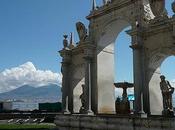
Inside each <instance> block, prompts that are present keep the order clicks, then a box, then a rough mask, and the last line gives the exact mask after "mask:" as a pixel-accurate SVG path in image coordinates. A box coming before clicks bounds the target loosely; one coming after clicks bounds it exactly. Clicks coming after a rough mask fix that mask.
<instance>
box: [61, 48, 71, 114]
mask: <svg viewBox="0 0 175 130" xmlns="http://www.w3.org/2000/svg"><path fill="white" fill-rule="evenodd" d="M60 54H61V56H62V57H63V60H62V66H61V72H62V75H63V78H62V108H63V113H65V114H69V113H70V112H69V108H68V107H69V103H70V99H71V98H70V95H71V91H70V88H69V86H70V85H69V80H70V78H69V67H70V61H71V60H70V58H71V57H70V54H69V50H62V51H60Z"/></svg>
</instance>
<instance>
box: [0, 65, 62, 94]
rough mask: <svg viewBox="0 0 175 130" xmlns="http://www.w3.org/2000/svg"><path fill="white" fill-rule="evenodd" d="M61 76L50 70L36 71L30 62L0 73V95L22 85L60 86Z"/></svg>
mask: <svg viewBox="0 0 175 130" xmlns="http://www.w3.org/2000/svg"><path fill="white" fill-rule="evenodd" d="M61 80H62V75H61V74H59V73H53V72H52V71H50V70H37V69H36V68H35V66H34V65H33V63H32V62H27V63H25V64H22V65H20V66H18V67H14V68H11V69H6V70H4V71H3V72H1V73H0V93H2V92H7V91H9V90H12V89H15V88H17V87H20V86H22V85H26V84H28V85H32V86H35V87H38V86H42V85H47V84H58V85H60V84H61Z"/></svg>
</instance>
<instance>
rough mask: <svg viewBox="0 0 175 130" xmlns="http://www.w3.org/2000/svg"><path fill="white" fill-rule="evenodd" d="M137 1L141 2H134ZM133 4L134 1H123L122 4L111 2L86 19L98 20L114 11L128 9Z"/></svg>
mask: <svg viewBox="0 0 175 130" xmlns="http://www.w3.org/2000/svg"><path fill="white" fill-rule="evenodd" d="M135 1H139V0H134V2H135ZM131 4H133V0H126V1H121V2H111V3H109V4H107V5H104V6H102V7H100V8H98V9H97V10H94V11H92V12H91V13H90V14H89V15H88V16H87V17H86V18H87V19H88V20H90V19H92V18H97V17H100V16H102V15H104V14H108V13H111V12H112V11H114V10H119V9H121V8H123V7H127V6H129V5H131Z"/></svg>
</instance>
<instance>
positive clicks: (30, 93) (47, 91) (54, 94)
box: [0, 84, 61, 102]
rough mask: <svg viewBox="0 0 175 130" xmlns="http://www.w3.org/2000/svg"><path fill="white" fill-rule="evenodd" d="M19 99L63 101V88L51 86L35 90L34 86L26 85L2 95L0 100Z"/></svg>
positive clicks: (0, 94)
mask: <svg viewBox="0 0 175 130" xmlns="http://www.w3.org/2000/svg"><path fill="white" fill-rule="evenodd" d="M4 99H11V100H12V99H17V100H30V101H31V100H33V101H38V100H40V102H44V101H51V102H52V101H53V102H54V101H58V100H60V99H61V88H60V87H59V86H58V85H55V84H50V85H47V86H41V87H38V88H35V87H33V86H29V85H24V86H21V87H19V88H17V89H14V90H12V91H9V92H5V93H0V100H4Z"/></svg>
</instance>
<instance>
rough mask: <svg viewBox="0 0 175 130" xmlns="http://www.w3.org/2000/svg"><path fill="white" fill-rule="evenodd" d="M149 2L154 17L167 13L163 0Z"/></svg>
mask: <svg viewBox="0 0 175 130" xmlns="http://www.w3.org/2000/svg"><path fill="white" fill-rule="evenodd" d="M149 2H150V6H151V10H152V12H153V14H154V16H155V17H159V16H164V15H165V14H167V12H166V9H165V0H149Z"/></svg>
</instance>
